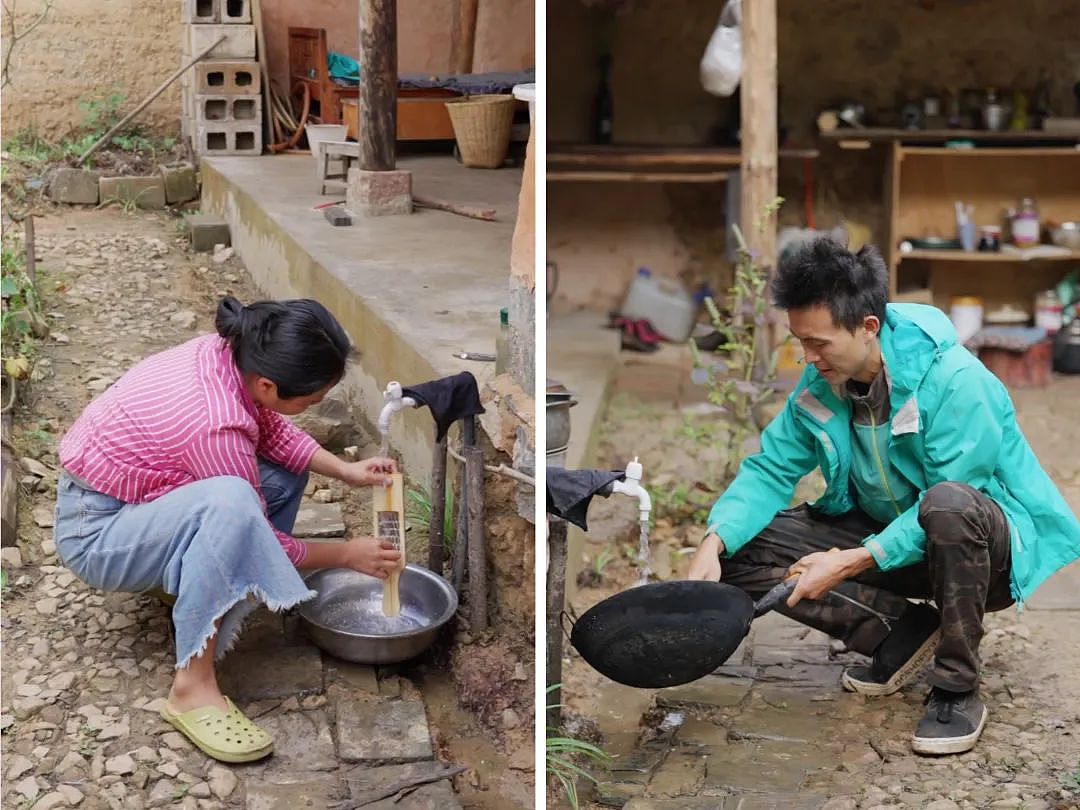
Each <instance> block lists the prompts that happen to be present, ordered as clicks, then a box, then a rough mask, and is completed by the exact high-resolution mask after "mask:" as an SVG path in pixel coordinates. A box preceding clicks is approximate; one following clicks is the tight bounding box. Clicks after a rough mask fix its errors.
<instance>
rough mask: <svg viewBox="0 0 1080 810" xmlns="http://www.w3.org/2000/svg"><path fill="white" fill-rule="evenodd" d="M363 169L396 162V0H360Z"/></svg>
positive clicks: (378, 168)
mask: <svg viewBox="0 0 1080 810" xmlns="http://www.w3.org/2000/svg"><path fill="white" fill-rule="evenodd" d="M359 61H360V97H359V105H358V106H359V116H360V133H359V134H360V161H359V166H360V168H361V169H364V170H366V171H373V172H382V171H390V170H392V169H393V168H394V166H395V164H396V153H395V145H396V143H395V142H396V138H397V0H360V60H359Z"/></svg>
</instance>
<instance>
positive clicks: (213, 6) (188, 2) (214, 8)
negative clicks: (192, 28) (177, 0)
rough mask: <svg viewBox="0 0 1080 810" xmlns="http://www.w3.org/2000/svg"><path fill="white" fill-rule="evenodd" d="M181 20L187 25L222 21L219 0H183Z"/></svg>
mask: <svg viewBox="0 0 1080 810" xmlns="http://www.w3.org/2000/svg"><path fill="white" fill-rule="evenodd" d="M180 20H181V22H183V23H184V24H186V25H191V24H192V23H196V24H202V25H206V24H208V23H216V22H220V21H221V19H220V7H219V0H183V2H182V4H181V9H180Z"/></svg>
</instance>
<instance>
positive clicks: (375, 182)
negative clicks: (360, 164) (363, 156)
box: [345, 169, 413, 217]
mask: <svg viewBox="0 0 1080 810" xmlns="http://www.w3.org/2000/svg"><path fill="white" fill-rule="evenodd" d="M345 208H346V210H347V211H348V212H349V213H350V214H353V215H354V216H360V217H379V216H389V215H394V214H411V213H412V208H413V206H412V173H411V172H407V171H402V170H401V169H395V170H393V171H388V172H371V171H367V170H365V169H349V183H348V187H347V188H346V191H345Z"/></svg>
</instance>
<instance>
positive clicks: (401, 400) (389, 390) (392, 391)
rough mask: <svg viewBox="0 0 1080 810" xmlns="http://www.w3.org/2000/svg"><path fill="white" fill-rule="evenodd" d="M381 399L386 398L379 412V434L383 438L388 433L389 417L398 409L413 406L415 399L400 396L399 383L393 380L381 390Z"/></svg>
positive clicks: (414, 405) (401, 409)
mask: <svg viewBox="0 0 1080 810" xmlns="http://www.w3.org/2000/svg"><path fill="white" fill-rule="evenodd" d="M383 399H385V400H386V404H385V405H383V409H382V411H380V412H379V425H378V427H379V434H380V435H381V436H383V437H384V438H385V437H386V435H387V434H388V433H390V417H391V416H393V415H394V414H395V413H397V412H398V411H403V410H405V409H406V408H415V407H416V400H415V399H413V398H412V397H406V396H402V393H401V383H399V382H397V381H393V382H391V383H389V384H388V385H387V386H386V390H385V391H383Z"/></svg>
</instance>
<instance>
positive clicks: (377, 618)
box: [316, 592, 431, 636]
mask: <svg viewBox="0 0 1080 810" xmlns="http://www.w3.org/2000/svg"><path fill="white" fill-rule="evenodd" d="M316 618H317V620H318V621H319V623H320V624H322V625H324V626H326V627H330V628H333V629H334V630H343V631H345V632H346V633H359V634H362V635H369V636H395V635H398V634H401V633H408V632H411V631H413V630H419V629H421V628H422V627H427V626H428V625H430V624H431V620H430V619H428V618H426V617H425V616H421V615H419V614H418V613H416V612H414V611H410V609H409V606H408V605H405V604H403V605H402V606H401V613H399V614H398V615H397V616H386V615H384V614H383V612H382V594H381V593H378V592H376V593H373V594H370V595H369V596H368V597H366V598H360V599H358V598H356V597H352V596H342V597H340V598H337V599H331V600H329V601H327V602H326V603H325V604H323V605H322V606H321V607H320V608H319V611H318V615H317V617H316Z"/></svg>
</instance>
